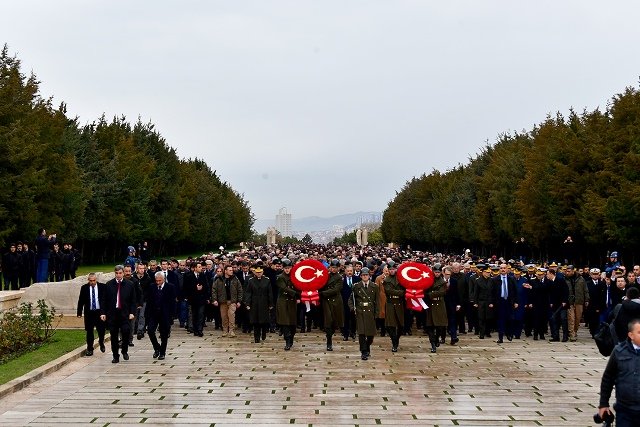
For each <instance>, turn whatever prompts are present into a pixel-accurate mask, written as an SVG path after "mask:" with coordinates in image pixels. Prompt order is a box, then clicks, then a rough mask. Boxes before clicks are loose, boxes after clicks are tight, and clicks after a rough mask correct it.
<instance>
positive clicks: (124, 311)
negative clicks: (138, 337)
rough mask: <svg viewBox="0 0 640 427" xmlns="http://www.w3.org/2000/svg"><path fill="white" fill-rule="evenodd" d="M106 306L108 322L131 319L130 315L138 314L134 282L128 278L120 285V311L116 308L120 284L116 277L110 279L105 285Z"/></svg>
mask: <svg viewBox="0 0 640 427" xmlns="http://www.w3.org/2000/svg"><path fill="white" fill-rule="evenodd" d="M105 294H106V299H105V307H104V311H105V314H106V315H107V322H108V323H109V324H113V323H114V322H116V324H117V323H118V322H123V321H125V320H126V321H129V315H130V314H133V315H135V314H136V310H137V306H136V293H135V289H134V287H133V282H131V281H130V280H127V279H123V280H122V284H121V286H120V307H121V310H120V312H119V313H118V310H117V309H116V299H117V295H118V286H117V283H116V279H111V280H109V281H108V282H107V283H106V285H105Z"/></svg>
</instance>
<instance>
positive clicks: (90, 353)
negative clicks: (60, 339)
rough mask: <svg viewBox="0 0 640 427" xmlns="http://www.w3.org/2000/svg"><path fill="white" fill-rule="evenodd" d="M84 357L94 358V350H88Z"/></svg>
mask: <svg viewBox="0 0 640 427" xmlns="http://www.w3.org/2000/svg"><path fill="white" fill-rule="evenodd" d="M84 355H85V356H93V350H87V352H86V353H85V354H84Z"/></svg>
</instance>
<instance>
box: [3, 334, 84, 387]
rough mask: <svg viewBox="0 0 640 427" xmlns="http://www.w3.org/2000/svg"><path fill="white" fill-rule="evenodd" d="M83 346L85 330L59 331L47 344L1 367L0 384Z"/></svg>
mask: <svg viewBox="0 0 640 427" xmlns="http://www.w3.org/2000/svg"><path fill="white" fill-rule="evenodd" d="M83 344H85V331H84V330H80V329H58V330H56V332H55V334H54V335H53V337H52V338H51V341H50V342H48V343H47V344H44V345H43V346H42V347H39V348H38V349H36V350H34V351H32V352H29V353H25V354H23V355H22V356H20V357H18V358H16V359H12V360H10V361H9V362H7V363H5V364H3V365H0V384H5V383H7V382H9V381H11V380H13V379H15V378H18V377H20V376H22V375H24V374H26V373H27V372H29V371H31V370H33V369H35V368H39V367H40V366H43V365H46V364H47V363H49V362H51V361H52V360H55V359H57V358H58V357H60V356H62V355H64V354H66V353H68V352H70V351H71V350H74V349H76V348H78V347H80V346H81V345H83Z"/></svg>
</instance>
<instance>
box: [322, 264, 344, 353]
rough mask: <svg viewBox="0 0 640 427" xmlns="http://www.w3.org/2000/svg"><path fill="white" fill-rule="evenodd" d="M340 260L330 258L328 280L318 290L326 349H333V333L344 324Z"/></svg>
mask: <svg viewBox="0 0 640 427" xmlns="http://www.w3.org/2000/svg"><path fill="white" fill-rule="evenodd" d="M339 268H340V261H338V260H337V259H333V260H331V263H330V264H329V280H327V283H326V284H325V285H324V286H323V287H322V289H320V290H319V291H318V294H320V302H321V304H322V311H323V314H324V331H325V333H326V335H327V351H333V334H334V332H335V331H336V329H340V328H342V327H343V326H344V313H343V306H342V295H341V294H340V292H341V291H342V276H341V275H340V273H338V269H339Z"/></svg>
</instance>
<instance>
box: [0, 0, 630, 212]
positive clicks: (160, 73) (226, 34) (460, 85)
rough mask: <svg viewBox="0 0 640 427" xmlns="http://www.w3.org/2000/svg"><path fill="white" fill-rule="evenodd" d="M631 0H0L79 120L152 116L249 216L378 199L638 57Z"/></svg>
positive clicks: (622, 76) (1, 27)
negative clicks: (229, 189) (239, 196)
mask: <svg viewBox="0 0 640 427" xmlns="http://www.w3.org/2000/svg"><path fill="white" fill-rule="evenodd" d="M639 12H640V2H637V1H620V2H603V1H584V0H580V1H555V0H554V1H535V2H533V1H532V2H521V1H511V0H509V1H476V0H470V1H439V2H435V1H426V0H425V1H349V0H337V1H329V0H322V1H320V0H317V1H304V0H291V1H267V0H260V1H241V0H233V1H224V2H223V1H172V2H169V1H136V2H132V1H108V2H107V1H87V0H76V1H70V0H56V1H48V0H47V1H44V0H43V1H31V0H20V1H11V2H6V4H4V5H3V7H2V13H1V14H0V42H2V43H7V44H8V45H9V48H10V51H11V52H12V53H15V54H17V55H18V57H19V58H20V59H21V60H22V62H23V67H24V70H25V71H26V72H29V71H30V70H33V71H34V72H35V73H36V74H37V76H38V78H39V79H40V80H41V81H42V84H41V91H42V93H43V94H44V95H45V96H53V97H54V102H55V104H58V103H59V102H60V101H65V102H66V103H67V104H68V110H69V114H70V115H77V116H79V118H80V122H81V123H83V124H84V123H87V122H91V121H93V120H95V119H96V118H98V117H99V116H100V115H102V114H103V113H105V114H106V115H107V117H112V116H114V115H121V114H124V115H126V116H127V118H128V119H129V120H130V121H135V120H136V118H137V117H138V116H141V117H142V119H143V121H151V122H153V123H154V124H155V125H156V127H157V129H158V130H159V132H160V133H161V134H162V135H163V136H164V137H165V138H166V140H167V142H168V144H169V145H171V146H173V147H175V148H176V149H177V152H178V154H179V156H181V157H195V156H197V157H200V158H202V159H204V160H205V161H206V162H207V163H208V164H209V165H210V166H211V167H212V168H214V169H216V170H217V171H218V173H219V175H220V176H221V177H222V179H223V180H226V181H228V182H230V183H231V184H232V186H233V187H234V188H235V189H236V190H237V191H239V192H240V193H243V194H244V196H245V198H246V200H247V201H248V202H249V204H250V205H251V207H252V210H253V212H254V214H255V215H256V217H257V218H261V219H269V218H273V217H274V216H275V214H276V212H277V210H278V209H279V208H280V207H282V206H286V207H287V208H288V209H289V211H290V212H291V213H292V214H293V215H294V217H298V218H299V217H303V216H309V215H319V216H332V215H337V214H342V213H349V212H356V211H358V210H379V211H382V210H384V208H385V207H386V206H387V203H388V202H389V200H390V199H391V198H393V197H394V195H395V192H396V191H397V190H399V189H400V188H401V187H402V186H403V185H404V183H405V182H406V181H407V180H408V179H411V177H413V176H416V175H420V174H422V173H424V172H429V171H431V170H432V169H434V168H435V169H439V170H442V171H444V170H446V169H447V168H450V167H452V166H454V165H456V164H457V163H460V162H461V163H465V162H466V161H467V159H468V157H469V156H473V155H475V154H476V153H477V152H478V151H479V150H480V148H481V147H482V146H483V145H484V143H485V141H489V142H491V143H493V142H494V141H495V140H496V138H497V136H498V135H499V134H500V133H502V132H508V131H513V130H523V129H525V130H530V129H531V127H532V126H533V125H534V124H536V123H539V122H541V121H542V120H543V119H544V118H545V116H546V115H547V114H548V113H550V112H551V113H554V112H555V111H561V112H563V113H566V112H567V111H568V109H569V108H570V107H574V108H575V109H577V110H579V111H581V110H582V109H584V108H587V109H593V108H596V107H598V106H600V107H605V106H606V104H607V101H608V99H609V98H610V97H611V96H612V95H614V94H615V93H619V92H621V91H622V90H623V89H624V88H625V86H637V84H638V76H639V75H640V55H638V46H637V41H638V39H639V35H640V34H639V31H638V16H639Z"/></svg>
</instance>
